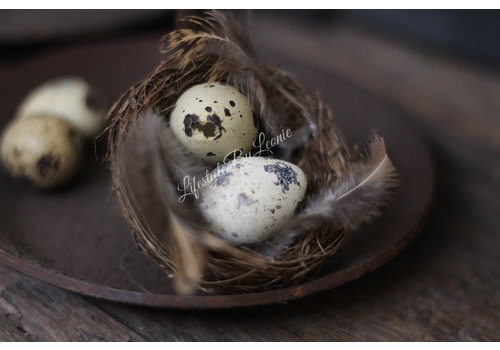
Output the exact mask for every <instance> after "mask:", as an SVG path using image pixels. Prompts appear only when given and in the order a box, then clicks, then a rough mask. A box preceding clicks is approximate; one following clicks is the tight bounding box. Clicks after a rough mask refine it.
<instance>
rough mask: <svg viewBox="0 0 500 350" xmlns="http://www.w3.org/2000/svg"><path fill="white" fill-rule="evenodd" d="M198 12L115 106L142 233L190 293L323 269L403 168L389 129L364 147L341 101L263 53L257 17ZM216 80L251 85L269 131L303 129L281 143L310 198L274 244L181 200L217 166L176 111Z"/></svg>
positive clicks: (142, 243)
mask: <svg viewBox="0 0 500 350" xmlns="http://www.w3.org/2000/svg"><path fill="white" fill-rule="evenodd" d="M188 21H189V22H190V23H191V24H193V25H195V26H196V28H195V29H177V30H174V31H172V32H170V33H169V34H167V35H166V36H164V37H163V38H162V40H161V42H160V51H161V52H162V53H163V54H164V56H163V59H162V61H161V62H160V63H159V65H158V66H157V67H156V68H155V69H154V70H153V72H152V73H151V74H150V75H149V76H148V77H146V78H145V79H144V80H142V81H141V82H139V83H137V84H136V85H134V86H132V87H131V88H130V89H129V90H128V91H126V92H125V93H123V94H122V96H121V97H120V98H119V99H118V101H116V103H115V104H114V105H113V107H112V108H111V110H110V112H109V115H108V130H109V139H108V146H109V147H108V159H109V160H110V162H111V171H112V175H113V185H114V190H115V193H116V197H117V200H118V203H119V205H120V208H121V210H122V212H123V214H124V216H125V218H126V220H127V221H128V224H129V226H130V228H131V230H132V234H133V238H134V240H135V242H136V244H137V246H138V247H139V249H140V250H142V251H143V252H145V253H146V254H147V255H148V256H149V257H151V258H152V259H153V260H154V261H155V262H156V263H157V264H159V265H160V266H161V267H162V268H164V269H165V270H166V271H167V273H168V274H169V276H171V277H172V278H173V279H174V286H175V288H176V290H177V292H179V293H181V294H189V293H194V292H196V291H197V290H201V291H204V292H206V293H220V294H227V293H250V292H258V291H264V290H270V289H275V288H280V287H285V286H290V285H295V284H298V283H300V282H302V281H304V280H305V279H307V278H312V277H313V276H315V275H316V274H317V273H318V272H319V271H320V269H321V267H322V266H323V265H324V264H325V262H326V261H328V259H329V258H331V257H332V256H333V255H334V254H335V253H336V252H337V251H338V250H339V249H340V248H341V247H342V246H343V245H344V244H345V243H346V241H347V239H348V237H349V234H350V233H351V232H353V231H354V230H355V229H356V228H357V227H359V225H360V224H361V223H363V222H366V221H368V220H369V219H371V218H372V217H374V216H376V215H378V214H379V207H380V205H381V204H383V203H384V202H385V201H386V199H387V194H388V189H389V188H390V187H391V186H393V185H394V176H393V175H394V168H393V166H392V164H391V162H390V160H389V159H388V157H387V154H386V151H385V146H384V142H383V139H382V138H380V137H378V136H375V137H374V139H373V140H372V143H371V144H370V146H369V147H368V148H367V151H366V152H364V153H363V154H361V153H359V152H354V153H352V151H351V150H350V149H349V148H348V146H347V145H346V142H345V141H344V138H343V136H342V134H341V132H340V130H339V129H338V128H337V127H336V126H335V124H334V119H333V115H332V113H331V111H330V109H329V107H328V106H326V105H325V104H324V103H323V102H322V100H321V99H320V97H319V96H318V95H317V94H312V93H310V92H309V91H307V90H306V89H305V88H304V87H303V86H302V85H301V84H300V83H299V82H298V81H297V80H296V79H295V78H294V77H293V76H292V75H291V74H289V73H287V72H286V71H283V70H281V69H278V68H275V67H272V66H269V65H267V64H265V63H263V62H262V61H261V60H260V59H259V58H258V55H257V54H256V52H255V50H254V49H253V47H252V45H251V42H250V40H249V39H248V35H247V33H248V28H247V27H246V25H245V24H241V23H243V22H241V21H240V20H237V19H235V18H233V17H232V15H231V14H230V13H226V12H209V13H207V14H206V16H204V18H189V19H188ZM204 82H223V83H226V84H230V85H232V86H234V87H236V88H237V89H239V91H240V92H241V93H243V94H244V95H246V96H247V97H248V98H249V100H250V101H251V103H252V104H253V106H254V109H255V110H256V111H257V114H258V117H259V120H260V125H259V128H260V132H263V133H264V134H265V136H266V138H268V139H272V138H276V137H279V135H280V134H281V133H282V131H283V130H287V129H290V130H292V131H293V133H292V137H290V138H289V139H287V140H283V142H281V143H279V144H278V145H276V146H275V147H274V148H273V149H272V152H273V153H274V157H276V158H279V159H283V160H287V161H290V162H292V163H294V164H296V165H298V166H299V167H300V168H301V169H302V170H303V171H304V173H305V175H306V177H307V179H308V187H307V192H306V196H305V200H304V201H303V203H302V206H301V207H300V208H299V210H297V211H296V213H295V214H294V216H293V217H292V218H291V219H290V220H289V222H287V223H286V224H285V226H284V227H283V228H282V229H281V231H280V232H278V233H277V234H275V235H274V236H273V237H272V238H271V239H269V240H268V241H267V242H264V243H262V244H259V245H253V246H232V245H230V244H228V243H227V242H225V241H224V240H223V239H221V238H219V237H218V236H217V235H215V234H213V233H212V232H210V230H209V228H208V226H207V224H206V223H205V222H204V220H203V216H202V215H200V212H199V209H198V208H197V203H196V198H190V199H189V200H186V201H183V202H179V200H178V198H179V196H180V193H179V191H178V184H179V183H180V182H181V181H182V179H184V178H186V177H187V178H191V179H192V178H193V177H195V178H196V176H202V173H203V170H204V169H205V171H206V170H207V169H208V168H207V165H204V164H199V162H198V161H196V160H195V159H193V158H192V156H190V154H188V153H187V152H186V150H184V149H183V148H182V146H180V145H179V144H178V142H177V141H176V140H175V137H173V136H172V134H171V131H170V130H169V124H168V121H169V114H170V111H171V110H172V109H173V107H174V106H175V103H176V100H177V98H178V97H179V96H180V95H181V94H182V93H183V92H184V91H185V90H186V89H187V88H189V87H191V86H193V85H195V84H199V83H204Z"/></svg>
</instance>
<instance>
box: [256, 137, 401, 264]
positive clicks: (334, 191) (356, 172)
mask: <svg viewBox="0 0 500 350" xmlns="http://www.w3.org/2000/svg"><path fill="white" fill-rule="evenodd" d="M396 184H397V181H396V173H395V168H394V166H393V164H392V162H391V160H390V159H389V157H388V156H387V152H386V149H385V144H384V139H383V138H381V137H378V136H375V139H374V140H373V142H372V143H371V145H370V154H369V157H368V159H367V160H366V161H363V162H359V163H354V164H352V165H351V168H350V169H349V171H348V172H347V176H346V177H345V178H344V179H341V180H340V181H338V182H337V184H336V185H335V186H333V187H331V188H330V187H328V186H327V187H325V188H323V189H320V190H319V191H317V194H316V195H315V196H314V197H313V198H312V199H311V200H309V201H308V203H307V204H306V206H305V208H304V210H303V211H302V212H300V213H299V214H297V215H295V216H294V217H293V218H292V220H291V221H290V222H289V223H288V224H287V225H286V226H285V227H284V228H283V229H282V230H281V231H280V232H279V233H278V234H276V235H275V236H273V238H272V239H271V240H270V241H269V242H268V243H267V244H266V245H264V246H263V247H262V248H261V252H262V253H263V254H264V255H266V256H267V257H269V258H273V257H274V256H275V254H276V253H277V252H279V251H281V250H283V249H286V248H288V247H289V246H290V245H291V244H292V243H293V242H294V241H295V240H296V239H297V238H298V237H300V236H302V235H303V234H305V233H306V232H308V231H311V230H315V229H318V228H321V227H322V226H326V225H328V226H329V228H330V229H331V230H332V231H336V230H341V229H347V230H349V231H354V230H356V229H357V228H358V227H359V226H360V225H361V224H363V223H365V222H368V221H370V220H371V219H372V218H374V217H375V216H377V215H379V214H380V207H381V206H382V205H383V204H385V203H386V201H387V199H388V198H387V197H388V196H387V192H388V190H389V189H391V188H392V187H394V186H395V185H396Z"/></svg>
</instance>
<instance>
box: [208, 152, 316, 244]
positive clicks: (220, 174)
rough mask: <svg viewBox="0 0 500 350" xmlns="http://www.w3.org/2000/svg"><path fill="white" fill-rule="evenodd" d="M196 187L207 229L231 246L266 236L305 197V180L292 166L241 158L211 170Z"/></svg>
mask: <svg viewBox="0 0 500 350" xmlns="http://www.w3.org/2000/svg"><path fill="white" fill-rule="evenodd" d="M212 174H213V176H211V177H210V178H211V180H212V181H211V183H210V184H209V185H208V186H205V187H203V188H202V189H201V191H200V195H201V196H200V199H199V201H200V203H199V207H200V211H201V212H202V214H203V216H204V217H205V219H206V221H207V223H208V224H209V226H210V228H211V230H212V231H213V232H214V233H215V234H217V235H219V236H220V237H222V238H224V239H225V240H226V241H227V242H229V243H231V244H233V245H241V244H254V243H259V242H263V241H265V240H267V239H269V238H270V237H271V236H272V235H273V234H274V233H276V232H278V231H279V230H280V229H281V228H282V227H283V226H284V225H285V224H286V222H287V221H288V220H289V219H290V218H291V217H292V216H293V214H294V212H295V210H296V208H297V206H298V205H299V203H300V202H301V201H302V200H303V199H304V195H305V193H306V189H307V179H306V176H305V174H304V172H303V171H302V169H300V168H299V167H298V166H296V165H295V164H292V163H289V162H286V161H283V160H279V159H274V158H265V157H242V158H238V159H235V160H234V161H231V162H229V163H227V164H224V165H222V166H219V167H218V168H217V169H215V170H213V171H212Z"/></svg>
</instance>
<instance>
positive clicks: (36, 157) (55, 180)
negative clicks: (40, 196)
mask: <svg viewBox="0 0 500 350" xmlns="http://www.w3.org/2000/svg"><path fill="white" fill-rule="evenodd" d="M83 144H84V141H83V137H82V136H81V135H80V134H79V133H78V132H76V131H74V130H73V129H72V128H70V127H69V126H68V124H67V123H65V122H64V121H62V120H61V119H59V118H57V117H54V116H49V115H39V116H36V117H32V118H29V119H18V120H14V121H13V122H12V123H11V124H10V125H8V126H7V128H6V129H5V131H4V133H3V135H2V139H1V143H0V147H1V158H2V162H3V163H4V165H5V166H6V168H7V169H8V170H9V172H10V174H11V175H12V176H13V177H17V178H25V179H27V180H29V181H30V182H31V183H33V185H35V186H36V187H38V188H42V189H46V188H47V189H48V188H55V187H58V186H60V185H63V184H65V183H66V182H68V181H69V180H70V179H71V178H72V177H73V176H74V175H75V174H76V172H77V170H78V168H79V165H80V163H81V158H82V153H83V152H82V149H83Z"/></svg>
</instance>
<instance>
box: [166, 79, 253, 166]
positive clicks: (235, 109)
mask: <svg viewBox="0 0 500 350" xmlns="http://www.w3.org/2000/svg"><path fill="white" fill-rule="evenodd" d="M257 127H258V125H257V117H256V115H255V113H254V111H253V108H252V105H251V103H250V101H249V100H248V98H247V97H246V96H245V95H243V94H241V93H240V92H239V91H238V90H237V89H235V88H234V87H232V86H230V85H224V84H221V83H206V84H200V85H195V86H193V87H191V88H189V89H188V90H186V91H185V92H184V93H183V94H182V95H181V96H180V97H179V99H178V100H177V102H176V105H175V107H174V109H173V111H172V113H171V115H170V128H171V129H172V132H173V134H174V135H175V137H176V138H177V139H178V140H179V141H180V143H181V144H182V145H183V146H184V147H186V149H188V150H189V151H190V152H191V154H193V155H194V156H195V157H197V158H198V159H200V160H202V161H204V162H206V163H208V164H217V163H222V162H223V160H224V158H225V157H226V156H227V155H228V154H230V155H231V154H234V152H237V153H240V152H242V153H243V154H246V153H248V152H249V151H250V150H251V149H252V143H253V142H254V140H255V138H256V136H257ZM240 150H241V151H240Z"/></svg>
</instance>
